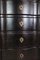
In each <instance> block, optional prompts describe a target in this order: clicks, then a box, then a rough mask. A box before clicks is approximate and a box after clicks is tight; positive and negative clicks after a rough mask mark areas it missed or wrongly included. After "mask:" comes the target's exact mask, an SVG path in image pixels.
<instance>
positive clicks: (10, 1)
mask: <svg viewBox="0 0 40 60" xmlns="http://www.w3.org/2000/svg"><path fill="white" fill-rule="evenodd" d="M2 3H3V1H2ZM2 5H3V4H2ZM35 6H36V3H33V1H32V0H25V1H24V0H6V14H36V12H35V10H36V8H35ZM2 9H3V8H2ZM2 14H5V13H3V12H2Z"/></svg>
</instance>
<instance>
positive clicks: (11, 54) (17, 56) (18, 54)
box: [2, 48, 38, 60]
mask: <svg viewBox="0 0 40 60" xmlns="http://www.w3.org/2000/svg"><path fill="white" fill-rule="evenodd" d="M37 52H38V51H37V48H29V49H13V50H6V51H5V50H3V51H2V59H3V60H37V59H38V58H37V57H38V55H37Z"/></svg>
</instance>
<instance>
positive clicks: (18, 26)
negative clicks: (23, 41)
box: [1, 17, 36, 31]
mask: <svg viewBox="0 0 40 60" xmlns="http://www.w3.org/2000/svg"><path fill="white" fill-rule="evenodd" d="M1 30H4V20H3V19H1ZM6 30H7V31H19V30H22V31H34V30H36V18H34V17H32V18H30V17H29V18H24V17H23V18H19V17H15V18H6Z"/></svg>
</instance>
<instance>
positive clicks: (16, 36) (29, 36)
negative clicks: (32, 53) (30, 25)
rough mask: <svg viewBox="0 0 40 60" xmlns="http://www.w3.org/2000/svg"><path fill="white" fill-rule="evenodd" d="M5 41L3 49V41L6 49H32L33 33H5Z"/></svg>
mask: <svg viewBox="0 0 40 60" xmlns="http://www.w3.org/2000/svg"><path fill="white" fill-rule="evenodd" d="M4 38H5V37H4ZM6 38H7V39H6V40H5V39H4V40H3V41H4V44H3V46H4V48H5V41H6V48H8V49H13V48H17V47H19V48H20V47H22V48H24V47H26V48H27V47H28V48H29V47H32V46H33V43H34V41H33V39H34V33H33V32H18V33H17V32H15V33H13V32H11V33H10V32H8V33H7V37H6Z"/></svg>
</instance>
